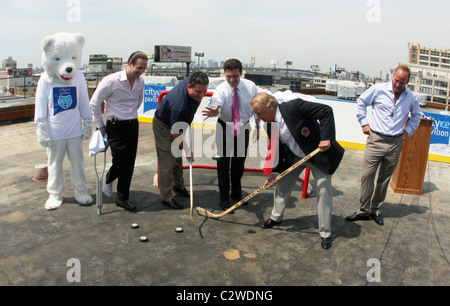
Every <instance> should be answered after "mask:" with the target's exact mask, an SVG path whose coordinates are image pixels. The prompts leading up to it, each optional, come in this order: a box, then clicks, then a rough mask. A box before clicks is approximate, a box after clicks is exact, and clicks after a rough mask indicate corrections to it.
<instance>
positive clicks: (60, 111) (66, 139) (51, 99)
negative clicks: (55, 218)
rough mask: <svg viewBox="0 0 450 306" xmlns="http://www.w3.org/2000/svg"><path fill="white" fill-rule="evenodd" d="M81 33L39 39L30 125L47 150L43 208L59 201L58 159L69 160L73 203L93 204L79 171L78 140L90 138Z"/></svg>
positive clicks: (80, 150) (81, 162)
mask: <svg viewBox="0 0 450 306" xmlns="http://www.w3.org/2000/svg"><path fill="white" fill-rule="evenodd" d="M84 41H85V39H84V36H83V35H82V34H72V33H56V34H54V35H49V36H47V37H45V38H44V39H43V40H42V50H43V53H42V66H43V67H44V70H45V72H44V73H43V74H42V76H41V78H40V80H39V83H38V86H37V90H36V104H35V118H34V123H35V125H36V127H37V138H38V141H39V143H40V144H41V145H42V146H43V147H47V156H48V182H47V191H48V193H49V198H48V200H47V202H46V203H45V208H46V209H48V210H52V209H56V208H58V207H59V206H61V205H62V203H63V197H62V196H61V193H62V192H63V190H64V182H65V178H64V170H63V160H64V156H65V155H66V153H67V157H68V158H69V160H70V178H71V181H72V185H73V187H74V188H75V199H76V201H77V202H78V203H80V204H82V205H88V204H91V203H92V202H93V199H92V197H91V196H90V195H89V194H88V192H87V191H88V183H87V176H86V172H85V169H84V155H83V143H82V140H87V139H89V138H90V137H91V135H92V118H91V112H90V108H89V96H88V91H87V86H86V81H85V78H84V75H83V73H82V72H81V71H79V70H78V68H79V67H80V65H81V55H82V48H83V46H84Z"/></svg>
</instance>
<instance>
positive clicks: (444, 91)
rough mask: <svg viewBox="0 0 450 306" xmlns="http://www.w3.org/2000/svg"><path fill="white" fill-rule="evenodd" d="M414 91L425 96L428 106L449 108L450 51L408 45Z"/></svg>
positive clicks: (411, 82)
mask: <svg viewBox="0 0 450 306" xmlns="http://www.w3.org/2000/svg"><path fill="white" fill-rule="evenodd" d="M406 65H407V66H408V67H409V68H410V69H411V79H410V82H409V84H408V87H409V89H411V90H412V91H415V92H418V93H422V94H425V95H426V96H427V105H429V106H433V107H438V108H444V107H448V104H449V102H450V101H449V99H450V95H449V92H450V88H449V84H450V50H443V49H435V48H429V47H424V46H421V45H420V44H418V43H411V42H410V43H408V63H406Z"/></svg>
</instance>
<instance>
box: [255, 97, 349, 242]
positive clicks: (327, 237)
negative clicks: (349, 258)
mask: <svg viewBox="0 0 450 306" xmlns="http://www.w3.org/2000/svg"><path fill="white" fill-rule="evenodd" d="M251 105H252V109H253V111H254V112H255V114H256V115H257V118H258V119H262V120H263V121H264V122H266V123H273V124H272V125H271V126H272V127H273V128H277V129H278V132H275V133H269V134H272V135H273V136H272V137H271V140H270V141H271V146H272V145H275V144H276V145H277V146H278V147H279V149H278V152H279V154H278V155H279V158H278V163H277V164H276V165H275V164H274V167H273V169H272V173H271V174H269V176H268V179H267V181H266V184H269V185H271V186H273V185H275V183H276V181H275V179H276V177H277V176H278V174H280V173H282V172H283V171H284V170H286V169H288V168H289V167H290V166H292V165H293V164H295V163H296V162H298V161H299V160H300V159H302V158H303V157H305V156H306V155H308V154H310V153H311V152H312V151H314V150H315V149H317V148H319V149H320V153H318V154H317V155H315V156H314V157H312V158H311V159H309V160H308V161H307V162H305V163H304V164H302V165H301V166H300V167H298V168H296V169H295V170H293V171H292V172H290V173H289V174H287V175H286V176H285V177H284V178H282V179H281V180H280V181H278V183H276V189H275V197H274V207H273V210H272V214H271V217H270V218H269V219H268V220H267V221H266V222H264V224H263V225H262V228H264V229H266V228H271V227H273V226H275V225H278V224H280V223H281V220H282V218H283V213H284V210H285V207H286V201H287V200H288V199H289V197H290V194H291V192H292V190H293V188H294V186H295V183H296V182H297V179H298V176H299V175H300V173H301V172H302V171H303V169H304V168H305V167H308V168H309V169H310V170H311V171H312V173H313V176H314V181H315V183H316V190H317V210H318V217H319V233H320V237H321V238H322V242H321V246H322V248H324V249H329V248H330V247H331V216H332V212H331V210H332V188H331V176H332V174H333V173H334V172H335V171H336V169H337V167H338V166H339V164H340V162H341V160H342V157H343V156H344V149H343V148H342V147H341V146H340V145H339V144H338V143H337V142H336V140H335V134H336V133H335V124H334V115H333V109H332V108H331V107H330V106H328V105H325V104H321V103H314V102H308V101H304V100H302V99H294V100H291V101H288V102H284V103H281V104H279V103H278V101H277V100H276V98H275V97H274V96H272V95H270V94H267V93H259V94H257V95H256V96H255V97H254V98H253V99H252V101H251ZM277 136H278V137H277ZM274 138H278V139H274ZM277 140H278V141H277Z"/></svg>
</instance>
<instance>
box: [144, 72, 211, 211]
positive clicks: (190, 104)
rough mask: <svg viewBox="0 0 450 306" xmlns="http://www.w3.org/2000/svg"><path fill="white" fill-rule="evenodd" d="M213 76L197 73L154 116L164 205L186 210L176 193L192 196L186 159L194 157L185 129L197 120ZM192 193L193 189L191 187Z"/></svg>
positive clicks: (170, 93) (186, 80) (166, 97)
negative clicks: (185, 171) (186, 181)
mask: <svg viewBox="0 0 450 306" xmlns="http://www.w3.org/2000/svg"><path fill="white" fill-rule="evenodd" d="M208 84H209V79H208V76H207V75H206V74H205V73H203V72H194V73H193V74H192V75H191V76H190V77H189V78H186V79H184V80H183V81H181V82H180V83H179V84H178V85H177V86H175V87H174V88H173V89H171V90H170V92H169V93H168V94H167V95H166V96H164V98H163V100H162V101H161V103H160V104H159V105H158V109H157V110H156V112H155V115H154V118H153V133H154V135H155V144H156V154H157V157H158V169H159V174H158V178H159V192H160V195H161V200H162V204H163V205H166V206H169V207H171V208H174V209H183V208H184V207H183V205H181V204H180V203H178V202H177V201H176V200H175V198H174V197H173V193H175V194H181V195H183V196H185V197H189V193H188V191H187V190H186V188H185V187H184V179H183V160H182V157H181V153H180V152H181V150H184V151H185V152H186V159H187V160H188V161H191V159H192V160H193V153H192V150H191V148H189V145H188V143H186V141H185V139H184V138H185V132H186V130H187V129H188V128H189V127H190V125H191V123H192V120H193V119H194V115H195V112H196V111H197V108H198V107H199V105H200V102H202V99H203V97H204V96H205V95H206V93H207V91H208ZM191 192H192V190H191Z"/></svg>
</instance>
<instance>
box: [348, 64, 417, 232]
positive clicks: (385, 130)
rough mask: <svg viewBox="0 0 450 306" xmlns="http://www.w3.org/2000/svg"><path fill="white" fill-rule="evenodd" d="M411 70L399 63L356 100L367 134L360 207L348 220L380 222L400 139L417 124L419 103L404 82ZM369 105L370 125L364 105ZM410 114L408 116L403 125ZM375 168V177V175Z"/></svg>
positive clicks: (401, 144)
mask: <svg viewBox="0 0 450 306" xmlns="http://www.w3.org/2000/svg"><path fill="white" fill-rule="evenodd" d="M410 74H411V72H410V70H409V68H408V67H406V66H399V67H398V68H397V69H396V70H395V72H394V75H393V78H392V82H388V83H383V84H376V85H373V86H372V87H370V88H369V89H368V90H366V91H365V92H364V93H363V94H362V95H361V96H360V97H359V99H358V101H357V103H358V106H357V107H358V110H357V115H356V116H357V118H358V121H359V123H360V125H361V128H362V131H363V133H364V134H366V135H368V137H367V142H366V150H365V152H364V161H363V168H362V172H363V175H362V178H361V193H360V207H359V210H358V211H357V212H355V213H353V214H352V215H349V216H347V217H346V218H345V220H347V221H358V220H369V217H372V218H373V220H374V221H375V222H376V223H377V224H379V225H383V224H384V221H383V217H382V216H381V213H380V207H381V205H382V204H383V202H384V199H385V198H386V193H387V189H388V186H389V182H390V180H391V177H392V174H393V173H394V171H395V168H396V167H397V163H398V160H399V158H400V153H401V151H402V148H403V141H405V139H406V138H407V137H408V136H410V135H412V134H413V133H414V131H415V130H416V129H417V127H418V126H419V123H420V117H421V113H420V106H419V102H418V101H417V99H416V97H415V95H414V93H412V92H411V91H410V90H409V89H408V88H406V85H407V84H408V82H409V78H410ZM368 106H371V108H372V119H371V122H370V125H369V120H368V118H367V107H368ZM410 114H411V119H410V120H409V122H408V124H407V125H406V127H405V124H406V121H407V120H408V117H409V115H410ZM377 170H378V173H379V174H378V177H377V179H376V185H375V182H374V181H375V176H376V174H377Z"/></svg>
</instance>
